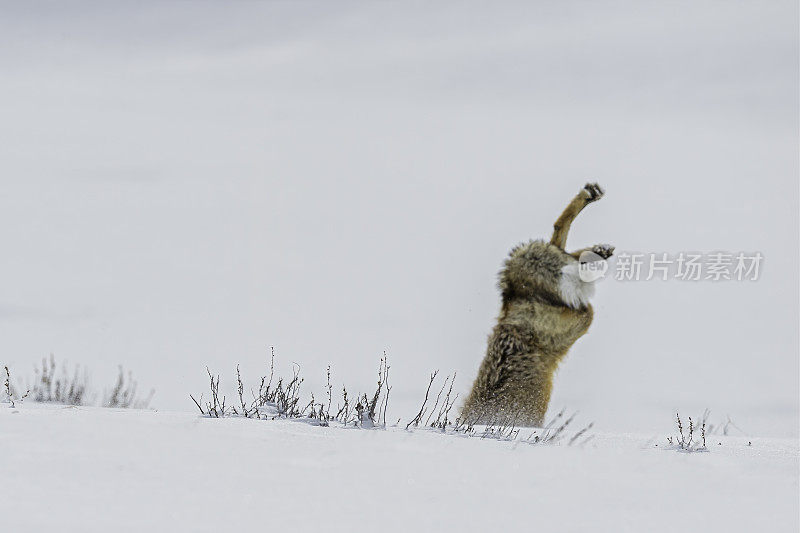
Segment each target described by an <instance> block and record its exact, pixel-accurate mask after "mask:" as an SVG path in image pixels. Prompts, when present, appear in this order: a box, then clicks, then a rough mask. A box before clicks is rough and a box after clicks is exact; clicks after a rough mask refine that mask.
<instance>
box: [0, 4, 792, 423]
mask: <svg viewBox="0 0 800 533" xmlns="http://www.w3.org/2000/svg"><path fill="white" fill-rule="evenodd" d="M531 4H533V3H528V2H520V3H509V4H504V5H502V6H501V5H498V4H497V3H485V4H483V3H475V4H469V3H463V2H462V3H456V4H445V3H436V4H435V5H431V4H429V3H413V2H404V3H363V4H362V3H344V4H342V3H335V4H334V3H330V2H299V3H294V2H286V3H255V2H246V3H245V2H243V3H238V4H229V3H206V4H203V3H199V2H192V3H171V4H167V3H161V2H154V3H144V2H136V3H133V2H132V3H130V4H129V5H121V4H113V5H112V4H106V3H97V4H71V5H69V6H65V5H63V4H61V3H58V2H56V3H52V4H47V3H36V4H34V5H30V4H28V3H17V2H15V3H8V4H4V5H3V6H2V16H0V69H2V73H3V76H2V83H0V99H1V101H2V104H0V123H1V124H2V126H0V165H1V166H0V169H2V173H1V174H0V175H1V176H2V177H1V178H0V179H2V188H0V243H2V252H3V257H2V261H0V274H1V275H2V278H0V279H1V280H2V287H1V288H0V354H2V355H1V356H0V359H1V360H2V361H3V362H8V363H10V364H11V365H12V366H13V368H15V369H18V371H19V372H20V373H28V374H32V372H30V369H31V368H32V365H33V364H34V363H35V362H36V361H38V359H39V358H41V357H42V356H45V355H47V354H49V353H50V352H51V351H52V352H55V354H56V356H57V358H58V359H60V360H65V359H66V360H69V361H70V362H78V363H82V364H86V365H88V366H89V367H90V369H91V370H92V376H93V379H94V381H95V382H96V384H97V385H98V387H102V385H104V384H105V383H107V382H108V383H110V382H111V380H112V378H113V375H114V372H115V371H116V365H118V364H124V365H125V367H126V368H130V369H131V370H133V371H134V373H135V376H136V377H137V378H138V380H139V382H140V384H141V385H142V386H143V387H145V388H147V387H149V386H152V387H154V388H155V389H156V397H155V400H154V404H155V405H156V406H158V407H161V408H169V409H191V408H193V407H194V406H193V405H192V404H191V403H190V401H189V399H188V394H189V393H190V392H191V393H199V392H201V391H203V390H204V389H205V387H206V378H205V374H204V372H205V366H206V365H209V366H210V367H211V368H212V369H214V370H216V371H218V372H223V373H224V377H225V378H227V379H229V380H230V381H232V378H233V376H234V369H235V364H236V363H237V362H239V363H241V365H242V370H243V372H244V373H245V375H248V376H251V377H252V378H255V377H256V375H257V374H259V373H263V371H264V370H263V367H264V365H265V362H266V360H267V350H268V348H267V347H268V346H270V345H274V346H275V347H276V350H277V354H278V361H279V363H281V365H280V366H281V370H283V371H285V370H287V369H288V367H289V364H290V362H291V361H297V362H298V363H300V364H301V366H302V369H303V373H304V374H305V375H306V378H307V381H306V383H305V384H304V388H305V389H306V390H316V391H317V394H318V395H319V394H321V392H322V390H321V386H320V385H321V383H322V382H323V381H324V370H325V366H326V365H327V364H329V363H330V364H331V365H332V367H333V377H334V384H335V386H336V387H337V388H339V386H340V384H341V381H342V380H347V383H348V384H349V388H351V389H358V388H367V387H370V386H372V384H373V381H374V380H373V377H374V373H375V371H376V370H377V363H378V358H379V356H380V355H381V353H382V351H383V350H384V349H386V350H387V351H388V353H389V357H390V362H391V364H392V377H393V384H394V387H395V388H394V389H393V391H392V394H393V397H394V398H395V400H394V401H395V402H396V403H395V407H396V409H395V410H394V412H395V416H397V417H399V416H403V417H408V416H413V412H411V411H413V409H414V407H415V404H416V402H417V400H418V399H421V394H422V392H423V390H424V386H425V382H426V379H427V373H428V372H429V371H431V370H433V369H436V368H438V369H440V370H441V371H442V372H443V373H446V372H450V371H453V370H457V371H458V374H459V381H458V383H460V390H461V392H462V393H465V392H466V391H467V390H468V388H469V386H470V384H471V380H472V379H473V377H474V375H475V372H476V370H477V367H478V365H479V363H480V360H481V359H482V357H483V353H484V350H485V342H486V335H487V334H488V333H489V331H490V330H491V327H492V325H493V321H494V317H495V315H496V313H497V311H498V305H499V295H498V293H497V290H496V287H495V282H496V273H497V271H498V269H499V268H500V265H501V263H502V260H503V258H504V256H505V255H506V253H507V252H508V250H509V248H510V247H511V246H513V245H514V244H516V243H517V242H519V241H522V240H525V239H528V238H532V237H547V236H549V233H550V230H551V228H552V223H553V221H554V220H555V218H556V217H557V215H558V214H559V213H560V211H561V210H562V208H563V207H564V206H565V205H566V203H567V201H568V200H569V199H570V198H571V197H572V196H573V195H574V194H575V193H576V192H577V190H578V189H579V188H580V186H581V185H582V184H583V183H584V182H585V181H587V180H588V179H590V178H591V179H592V180H597V181H599V182H600V183H601V184H602V185H603V186H604V187H605V188H606V189H607V196H606V198H605V199H603V200H602V201H601V202H600V203H598V204H595V205H592V206H590V207H589V208H588V209H587V210H586V211H585V212H584V213H582V214H581V216H580V217H579V218H578V219H577V221H576V223H575V225H574V226H573V230H572V232H571V233H570V238H569V247H572V248H579V247H582V246H585V245H589V244H594V243H598V242H610V243H612V244H614V245H616V246H617V249H618V251H622V250H628V251H642V252H651V251H652V252H670V253H677V252H680V251H704V252H710V251H716V250H727V251H733V252H736V251H740V250H743V251H760V252H761V253H762V254H763V255H764V256H765V260H764V264H763V271H762V276H761V279H760V280H759V281H758V282H755V283H746V282H728V283H709V282H703V283H695V284H691V283H686V282H679V281H669V282H654V281H651V282H639V283H628V284H623V283H620V282H616V281H613V280H611V281H605V282H603V283H601V284H600V286H599V287H598V295H597V297H596V298H595V322H594V324H593V325H592V328H591V330H590V332H589V333H588V335H587V336H585V337H584V338H582V339H581V340H580V341H579V342H578V343H577V344H576V345H575V346H574V347H573V349H572V351H571V353H570V355H569V356H568V358H567V359H566V360H565V361H564V363H563V365H562V368H561V371H560V373H559V375H558V378H557V381H556V390H555V397H554V399H553V402H552V404H551V408H556V409H557V408H559V407H561V406H568V407H570V408H573V409H579V410H580V411H581V413H582V416H585V417H587V418H589V419H592V420H595V421H597V422H598V425H600V426H602V427H604V428H609V427H616V428H621V429H625V428H640V427H651V426H652V427H664V428H667V427H669V426H670V424H671V422H670V421H669V417H670V416H671V413H672V412H673V411H674V410H675V409H682V410H684V409H694V410H701V409H702V408H703V407H709V408H711V409H712V410H713V411H715V412H716V413H717V414H718V415H719V416H722V415H723V414H724V413H729V414H730V415H731V416H733V418H734V419H735V420H737V421H738V422H739V424H740V425H744V426H749V428H756V429H759V430H762V431H765V432H772V433H776V434H796V433H797V424H796V416H797V409H798V405H797V404H798V281H797V274H798V264H800V258H799V257H798V154H797V148H798V104H797V99H798V30H797V16H798V13H797V6H796V3H794V2H770V3H761V2H749V3H736V5H733V4H732V3H730V2H720V3H700V2H687V3H671V2H670V3H665V2H654V3H649V4H648V3H641V2H637V3H633V2H631V3H606V4H604V5H599V4H598V3H591V2H586V3H566V2H562V3H558V4H553V5H547V6H545V5H544V3H541V4H537V5H531ZM253 384H254V383H253ZM306 385H308V387H306ZM773 419H776V420H778V419H779V421H778V422H775V423H772V422H771V420H773ZM787 420H788V423H787Z"/></svg>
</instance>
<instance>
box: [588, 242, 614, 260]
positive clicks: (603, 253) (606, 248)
mask: <svg viewBox="0 0 800 533" xmlns="http://www.w3.org/2000/svg"><path fill="white" fill-rule="evenodd" d="M592 251H593V252H594V253H596V254H597V255H599V256H600V257H602V258H603V259H608V258H609V257H611V256H612V255H614V247H613V246H611V245H610V244H595V245H594V246H592Z"/></svg>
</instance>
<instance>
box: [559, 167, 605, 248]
mask: <svg viewBox="0 0 800 533" xmlns="http://www.w3.org/2000/svg"><path fill="white" fill-rule="evenodd" d="M603 194H605V191H603V189H601V188H600V185H598V184H597V183H587V184H586V185H584V186H583V189H581V192H579V193H578V194H577V196H575V198H573V199H572V201H571V202H570V203H569V205H567V208H566V209H564V212H563V213H561V216H560V217H558V220H556V223H555V224H553V237H552V238H551V239H550V244H553V245H555V246H558V247H559V248H561V249H562V250H563V249H564V247H565V246H566V245H567V234H568V233H569V227H570V225H571V224H572V221H573V220H575V217H577V216H578V213H580V212H581V211H582V210H583V208H584V207H586V206H587V205H589V204H590V203H592V202H596V201H597V200H599V199H600V198H602V197H603Z"/></svg>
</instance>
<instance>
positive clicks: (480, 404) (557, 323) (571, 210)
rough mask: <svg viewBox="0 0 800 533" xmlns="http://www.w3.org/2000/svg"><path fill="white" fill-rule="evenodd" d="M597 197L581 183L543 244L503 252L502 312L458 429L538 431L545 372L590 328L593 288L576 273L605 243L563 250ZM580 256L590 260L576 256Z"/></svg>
mask: <svg viewBox="0 0 800 533" xmlns="http://www.w3.org/2000/svg"><path fill="white" fill-rule="evenodd" d="M603 194H604V191H603V189H601V188H600V186H599V185H598V184H597V183H587V184H586V185H585V186H584V187H583V189H581V191H580V192H579V193H578V195H577V196H575V198H573V199H572V201H571V202H570V203H569V205H568V206H567V208H566V209H564V212H563V213H561V216H560V217H558V220H556V222H555V224H554V230H553V236H552V238H551V239H550V242H549V243H547V242H544V241H543V240H535V241H530V242H528V243H524V244H520V245H518V246H517V247H515V248H514V249H513V250H511V253H510V254H509V257H508V258H507V259H506V261H505V265H504V267H503V270H501V271H500V280H499V284H498V285H499V288H500V291H501V293H502V298H503V306H502V308H501V310H500V316H499V317H498V318H497V325H496V326H495V327H494V330H493V331H492V334H491V335H490V336H489V343H488V348H487V349H486V357H485V358H484V359H483V362H482V363H481V366H480V370H479V371H478V377H477V378H475V383H474V384H473V386H472V392H471V393H470V394H469V396H468V397H467V400H466V401H465V402H464V407H463V409H462V411H461V421H462V422H463V423H467V424H470V425H471V424H475V423H487V422H496V423H516V425H522V426H541V425H542V423H543V421H544V415H545V412H546V411H547V404H548V403H549V401H550V392H551V390H552V388H553V373H554V372H555V370H556V368H557V367H558V363H559V361H561V359H563V358H564V356H565V355H566V354H567V351H568V350H569V348H570V347H571V346H572V345H573V344H574V343H575V341H576V340H578V339H579V338H580V337H581V336H582V335H583V334H584V333H586V331H587V330H588V329H589V324H591V323H592V306H591V305H590V304H589V298H590V297H591V296H592V295H593V294H594V283H593V282H592V281H584V280H583V279H582V277H584V278H585V277H586V276H581V275H579V267H580V265H581V263H582V262H585V261H586V260H587V256H588V260H589V261H599V260H603V259H607V258H609V257H610V256H611V255H612V254H613V253H614V247H613V246H610V245H608V244H598V245H595V246H592V247H589V248H584V249H581V250H578V251H575V252H571V253H570V252H566V251H565V250H564V247H565V245H566V242H567V232H569V228H570V224H572V221H573V220H574V219H575V217H576V216H577V215H578V213H580V212H581V210H582V209H583V208H584V207H586V206H587V205H589V204H590V203H592V202H596V201H597V200H599V199H600V198H602V197H603ZM585 252H592V254H589V253H586V255H584V257H583V258H582V257H581V254H582V253H585ZM593 254H596V256H595V255H593ZM597 256H599V257H597Z"/></svg>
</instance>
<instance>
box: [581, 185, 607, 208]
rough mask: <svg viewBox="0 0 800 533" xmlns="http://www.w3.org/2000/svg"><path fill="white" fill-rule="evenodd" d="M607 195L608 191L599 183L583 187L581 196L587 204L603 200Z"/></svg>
mask: <svg viewBox="0 0 800 533" xmlns="http://www.w3.org/2000/svg"><path fill="white" fill-rule="evenodd" d="M605 193H606V191H604V190H603V188H602V187H600V185H598V184H597V183H587V184H586V185H584V186H583V189H581V195H582V196H583V198H584V199H585V200H586V203H587V204H590V203H592V202H596V201H597V200H599V199H600V198H602V197H603V195H604V194H605Z"/></svg>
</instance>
